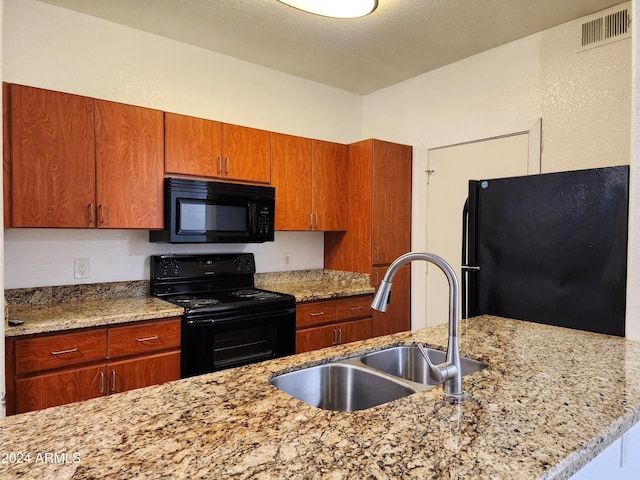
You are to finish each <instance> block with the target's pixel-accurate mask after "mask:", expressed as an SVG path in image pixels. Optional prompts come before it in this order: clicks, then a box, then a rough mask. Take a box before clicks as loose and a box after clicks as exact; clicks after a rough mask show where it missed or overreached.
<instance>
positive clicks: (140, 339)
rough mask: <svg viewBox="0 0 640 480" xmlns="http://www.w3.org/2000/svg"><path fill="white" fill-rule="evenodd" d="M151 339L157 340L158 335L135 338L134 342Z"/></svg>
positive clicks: (149, 340)
mask: <svg viewBox="0 0 640 480" xmlns="http://www.w3.org/2000/svg"><path fill="white" fill-rule="evenodd" d="M152 340H158V335H154V336H153V337H145V338H136V342H151V341H152Z"/></svg>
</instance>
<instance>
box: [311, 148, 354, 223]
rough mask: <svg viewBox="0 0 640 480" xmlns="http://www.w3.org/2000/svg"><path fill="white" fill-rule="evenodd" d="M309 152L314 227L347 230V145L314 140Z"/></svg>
mask: <svg viewBox="0 0 640 480" xmlns="http://www.w3.org/2000/svg"><path fill="white" fill-rule="evenodd" d="M311 152H312V157H311V158H312V176H311V178H312V182H311V183H312V194H311V198H312V199H313V204H312V212H313V215H314V222H315V230H324V231H330V230H346V229H347V146H346V145H341V144H339V143H333V142H324V141H322V140H313V141H312V147H311Z"/></svg>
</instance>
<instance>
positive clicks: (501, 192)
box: [461, 166, 629, 336]
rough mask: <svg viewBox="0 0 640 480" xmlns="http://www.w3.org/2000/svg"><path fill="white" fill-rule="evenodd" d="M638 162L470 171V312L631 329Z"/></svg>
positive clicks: (466, 268)
mask: <svg viewBox="0 0 640 480" xmlns="http://www.w3.org/2000/svg"><path fill="white" fill-rule="evenodd" d="M628 210H629V167H628V166H619V167H607V168H595V169H588V170H578V171H570V172H559V173H548V174H540V175H528V176H523V177H511V178H501V179H493V180H471V181H469V197H468V199H467V202H466V204H465V209H464V215H463V247H462V265H463V267H462V282H461V284H462V297H463V304H462V312H463V317H472V316H476V315H481V314H490V315H497V316H501V317H508V318H514V319H519V320H526V321H531V322H537V323H544V324H548V325H557V326H561V327H568V328H574V329H579V330H587V331H592V332H598V333H606V334H611V335H619V336H624V325H625V318H624V317H625V301H626V279H627V230H628Z"/></svg>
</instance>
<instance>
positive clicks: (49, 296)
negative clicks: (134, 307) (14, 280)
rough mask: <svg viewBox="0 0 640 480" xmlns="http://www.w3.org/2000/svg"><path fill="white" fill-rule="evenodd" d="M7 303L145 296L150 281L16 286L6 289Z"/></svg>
mask: <svg viewBox="0 0 640 480" xmlns="http://www.w3.org/2000/svg"><path fill="white" fill-rule="evenodd" d="M4 295H5V303H6V304H7V305H31V306H35V305H46V304H49V303H60V302H73V301H77V300H97V299H105V298H126V297H144V296H147V295H149V281H148V280H137V281H131V282H109V283H89V284H81V285H59V286H53V287H36V288H14V289H8V290H5V291H4Z"/></svg>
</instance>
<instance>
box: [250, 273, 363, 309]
mask: <svg viewBox="0 0 640 480" xmlns="http://www.w3.org/2000/svg"><path fill="white" fill-rule="evenodd" d="M255 284H256V287H258V288H263V289H265V290H273V291H276V292H281V293H288V294H289V295H293V296H294V297H296V301H298V302H307V301H310V300H324V299H327V298H337V297H348V296H353V295H367V294H371V293H373V292H374V288H373V287H372V286H371V275H367V274H364V273H355V272H343V271H339V270H294V271H290V272H289V271H288V272H273V273H259V274H256V276H255Z"/></svg>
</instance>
